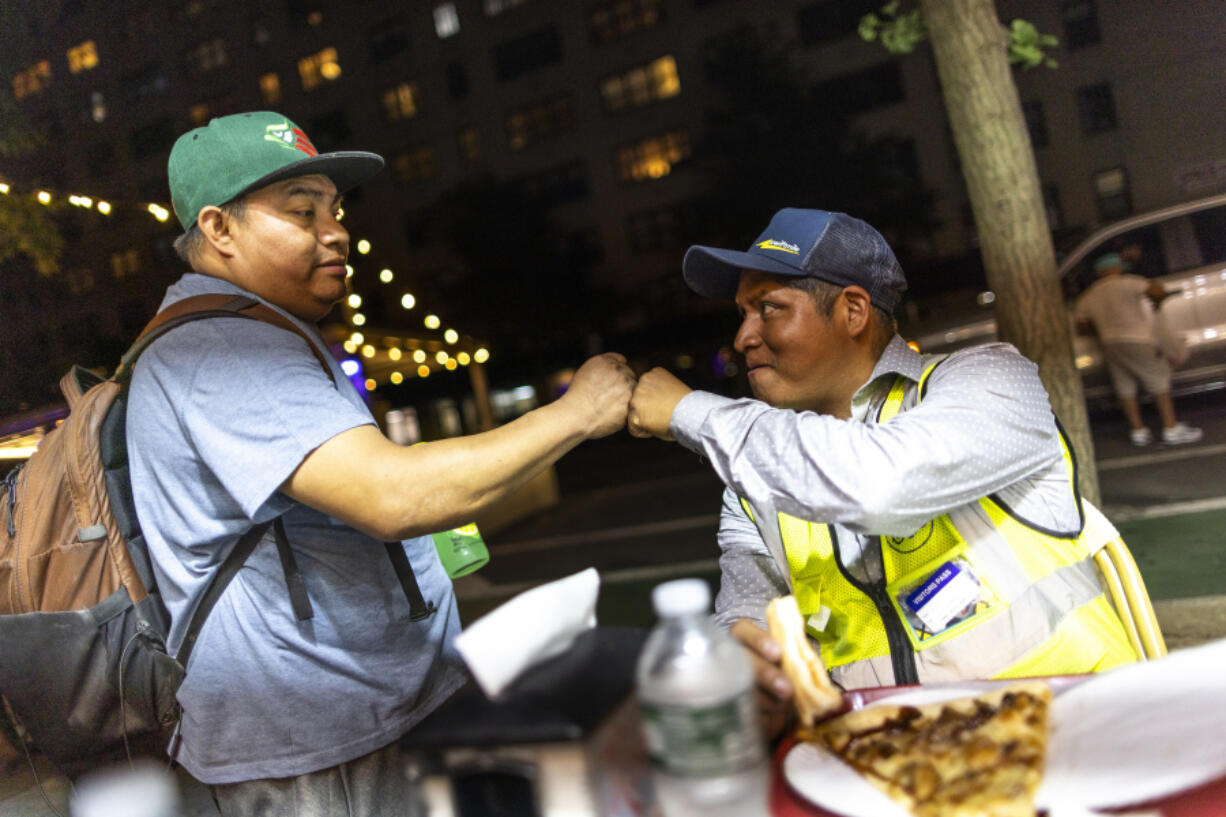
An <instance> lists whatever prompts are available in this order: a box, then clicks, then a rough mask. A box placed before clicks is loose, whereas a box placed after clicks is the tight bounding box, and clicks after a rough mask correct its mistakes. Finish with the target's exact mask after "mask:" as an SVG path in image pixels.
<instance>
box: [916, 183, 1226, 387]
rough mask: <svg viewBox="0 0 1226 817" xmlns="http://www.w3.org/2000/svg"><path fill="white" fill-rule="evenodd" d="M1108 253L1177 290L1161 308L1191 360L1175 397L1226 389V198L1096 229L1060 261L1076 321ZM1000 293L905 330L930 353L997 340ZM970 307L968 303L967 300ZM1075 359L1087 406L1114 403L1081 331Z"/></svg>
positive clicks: (1176, 382) (1177, 376) (1092, 345)
mask: <svg viewBox="0 0 1226 817" xmlns="http://www.w3.org/2000/svg"><path fill="white" fill-rule="evenodd" d="M1108 252H1116V253H1121V254H1123V255H1124V256H1125V257H1131V258H1132V259H1133V261H1132V268H1131V270H1130V271H1131V272H1134V273H1136V274H1139V275H1144V276H1145V277H1147V278H1152V279H1155V280H1157V281H1160V282H1162V284H1163V285H1164V286H1165V287H1166V289H1167V291H1168V292H1172V293H1175V294H1174V295H1172V296H1171V297H1168V298H1167V299H1166V300H1165V301H1163V302H1162V305H1161V307H1160V309H1161V310H1162V315H1163V317H1164V318H1165V319H1166V322H1167V325H1168V326H1169V327H1170V328H1171V330H1172V331H1173V332H1176V333H1178V334H1180V335H1182V337H1183V338H1184V340H1185V342H1186V343H1187V346H1188V352H1189V355H1188V360H1187V362H1186V363H1185V364H1184V365H1182V366H1180V367H1179V368H1178V369H1176V370H1175V373H1174V377H1173V380H1172V387H1171V391H1172V393H1174V394H1176V395H1180V394H1190V393H1194V392H1199V391H1206V390H1212V389H1220V388H1223V387H1226V194H1222V195H1217V196H1212V197H1209V198H1205V199H1199V200H1197V201H1190V202H1186V203H1183V204H1177V205H1174V206H1171V207H1164V208H1162V209H1160V210H1152V211H1150V212H1147V213H1142V214H1140V215H1135V216H1130V217H1128V218H1125V219H1122V220H1120V221H1116V222H1114V223H1111V224H1108V225H1106V226H1102V227H1099V228H1096V229H1094V230H1093V231H1092V232H1090V234H1089V235H1088V236H1087V237H1086V238H1084V239H1083V240H1081V241H1080V242H1079V243H1077V245H1076V246H1075V247H1073V248H1072V249H1071V250H1070V251H1069V252H1068V253H1067V254H1066V255H1064V256H1063V258H1062V259H1061V261H1060V265H1059V268H1058V273H1059V276H1060V281H1061V285H1062V287H1063V291H1064V297H1065V299H1066V302H1067V304H1068V307H1069V316H1070V317H1069V320H1070V324H1071V322H1072V307H1073V301H1074V300H1075V299H1076V297H1077V296H1078V295H1080V294H1081V293H1082V292H1083V291H1085V289H1086V288H1087V287H1089V286H1090V284H1092V283H1093V282H1094V281H1095V280H1096V278H1097V274H1096V273H1095V271H1094V262H1095V261H1096V260H1098V258H1100V257H1101V256H1102V255H1104V254H1105V253H1108ZM994 300H995V297H994V295H993V294H992V293H991V292H981V293H979V294H978V296H977V297H975V298H974V300H973V302H970V301H971V299H970V298H967V299H965V301H966V302H964V303H961V304H959V303H958V302H957V300H956V299H954V298H949V299H947V302H946V303H945V304H943V305H941V306H940V307H938V308H936V309H934V308H932V306H931V305H929V310H928V311H929V312H930V313H931V314H932V317H931V318H929V319H927V320H922V319H921V320H914V321H907V320H905V319H904V320H903V322H902V324H901V326H900V331H901V332H902V334H903V336H904V337H906V338H907V339H908V340H910V341H912V342H914V343H915V344H916V345H918V346H919V348H920V350H921V351H923V352H944V351H953V350H954V349H959V348H961V347H963V346H970V345H973V344H978V343H986V342H989V341H991V340H995V339H996V319H995V318H994V317H993V314H992V307H993V302H994ZM968 302H969V303H968ZM1074 356H1075V360H1076V363H1077V368H1078V370H1079V371H1080V372H1081V374H1082V379H1083V382H1084V385H1085V393H1086V399H1087V401H1089V402H1091V403H1094V404H1100V403H1106V402H1110V403H1113V402H1114V394H1113V392H1112V391H1111V384H1110V381H1109V379H1108V377H1107V373H1106V369H1105V367H1104V366H1103V362H1102V354H1101V352H1100V350H1099V348H1098V343H1097V341H1096V340H1095V339H1094V338H1093V337H1092V336H1088V335H1080V334H1076V333H1074Z"/></svg>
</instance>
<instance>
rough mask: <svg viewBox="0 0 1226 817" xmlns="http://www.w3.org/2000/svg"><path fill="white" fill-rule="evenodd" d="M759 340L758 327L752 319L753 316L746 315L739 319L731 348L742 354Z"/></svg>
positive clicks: (759, 341)
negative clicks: (738, 325) (739, 324)
mask: <svg viewBox="0 0 1226 817" xmlns="http://www.w3.org/2000/svg"><path fill="white" fill-rule="evenodd" d="M761 342H762V339H761V337H760V336H759V335H758V329H757V326H756V324H755V321H754V320H753V316H752V315H746V316H745V318H744V319H743V320H742V321H741V326H740V328H739V329H737V331H736V337H735V338H733V340H732V348H733V349H735V350H736V351H737V353H738V354H742V355H743V354H745V351H746V350H747V349H751V348H753V347H755V346H757V345H758V344H759V343H761Z"/></svg>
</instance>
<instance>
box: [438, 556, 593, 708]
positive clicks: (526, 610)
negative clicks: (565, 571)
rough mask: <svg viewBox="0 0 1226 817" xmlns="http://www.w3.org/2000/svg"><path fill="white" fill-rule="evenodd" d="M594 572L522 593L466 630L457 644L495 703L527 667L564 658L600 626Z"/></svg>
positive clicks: (460, 635)
mask: <svg viewBox="0 0 1226 817" xmlns="http://www.w3.org/2000/svg"><path fill="white" fill-rule="evenodd" d="M599 590H600V575H599V574H598V573H597V572H596V569H595V568H593V567H589V568H588V569H587V570H583V571H580V572H579V573H575V574H574V575H572V576H567V577H566V578H564V579H558V580H557V581H553V582H550V583H548V584H543V585H541V586H540V587H534V588H532V589H531V590H527V591H525V592H523V593H520V594H519V595H518V596H516V597H515V598H513V599H511V600H510V601H508V602H507V603H505V604H503V605H502V606H500V607H498V608H496V609H494V610H492V611H490V612H489V613H487V614H485V615H484V616H482V617H481V618H479V619H477V620H476V621H475V622H473V623H472V624H471V625H469V626H468V627H466V628H465V629H464V631H463V632H462V633H460V634H459V635H458V636H457V637H456V640H455V645H456V649H458V650H459V651H460V655H461V656H463V658H464V662H465V663H466V664H468V669H469V671H470V672H471V673H472V675H473V678H475V679H476V681H477V683H478V684H479V685H480V686H481V689H482V691H484V692H485V694H486V696H487V697H489V698H496V697H497V696H498V695H500V694H501V693H502V691H503V690H505V689H506V688H507V687H508V686H509V685H510V684H511V682H512V681H514V680H515V679H516V678H518V677H519V676H520V675H521V674H522V673H523V672H524V671H525V670H527V669H528V668H529V667H533V666H535V665H537V664H539V663H541V662H542V661H545V660H548V659H550V658H553V657H554V656H556V655H560V654H562V653H563V652H565V651H566V650H567V649H569V648H570V646H571V644H573V643H574V641H575V638H576V637H578V635H579V634H580V633H581V632H583V631H584V630H588V629H591V628H592V627H595V626H596V596H597V593H598V591H599Z"/></svg>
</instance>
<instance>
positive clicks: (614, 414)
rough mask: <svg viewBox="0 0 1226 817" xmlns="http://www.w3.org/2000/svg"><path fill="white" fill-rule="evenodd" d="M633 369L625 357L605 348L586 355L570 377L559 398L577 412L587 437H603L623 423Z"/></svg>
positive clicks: (630, 389) (631, 385)
mask: <svg viewBox="0 0 1226 817" xmlns="http://www.w3.org/2000/svg"><path fill="white" fill-rule="evenodd" d="M633 390H634V372H632V371H630V367H629V366H627V365H626V358H624V357H622V356H621V355H619V354H617V353H616V352H605V353H604V354H603V355H597V356H596V357H593V358H590V359H589V360H588V361H587V362H586V363H584V364H583V365H582V366H580V367H579V371H577V372H575V376H574V377H573V378H571V381H570V386H569V387H568V388H567V389H566V394H564V395H562V400H563V401H565V402H566V403H567V404H568V405H571V406H573V407H574V408H575V410H576V411H577V412H579V413H580V417H581V418H582V422H583V424H584V428H585V429H586V430H587V437H588V439H596V438H597V437H607V436H608V435H610V434H612V433H613V432H614V431H617V430H618V429H620V428H621V427H622V426H624V425H625V424H626V407H627V405H628V404H629V402H630V393H631V392H632V391H633Z"/></svg>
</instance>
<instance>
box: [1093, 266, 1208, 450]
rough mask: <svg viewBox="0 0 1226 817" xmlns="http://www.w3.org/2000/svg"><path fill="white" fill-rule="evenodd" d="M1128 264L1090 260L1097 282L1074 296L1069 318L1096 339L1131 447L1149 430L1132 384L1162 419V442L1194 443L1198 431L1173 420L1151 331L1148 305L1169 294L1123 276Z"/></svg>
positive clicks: (1167, 371)
mask: <svg viewBox="0 0 1226 817" xmlns="http://www.w3.org/2000/svg"><path fill="white" fill-rule="evenodd" d="M1128 269H1129V263H1128V262H1127V261H1125V260H1124V259H1123V258H1121V257H1120V255H1119V253H1114V252H1109V253H1104V254H1103V255H1101V256H1099V257H1098V258H1097V259H1095V261H1094V271H1095V272H1096V273H1098V280H1097V281H1095V282H1094V283H1093V284H1091V285H1090V287H1089V288H1088V289H1087V290H1086V291H1085V292H1083V293H1081V295H1079V296H1077V302H1076V304H1075V306H1074V316H1075V318H1076V320H1077V326H1078V329H1080V330H1082V331H1087V332H1093V333H1094V334H1095V335H1097V336H1098V345H1099V348H1100V349H1101V350H1102V355H1103V363H1104V364H1106V366H1107V374H1108V375H1110V377H1111V386H1112V388H1113V389H1114V390H1115V396H1116V398H1117V399H1118V400H1119V401H1120V408H1121V409H1122V410H1123V412H1124V417H1125V419H1127V420H1128V426H1129V429H1128V439H1129V440H1131V441H1132V444H1133V445H1136V446H1145V445H1149V444H1150V443H1151V442H1152V441H1153V439H1154V435H1153V432H1151V431H1150V430H1149V426H1147V425H1145V423H1144V422H1143V421H1142V420H1141V406H1140V404H1139V403H1138V402H1137V384H1138V382H1139V383H1140V384H1141V385H1143V386H1145V390H1146V391H1148V392H1149V393H1150V396H1152V397H1153V398H1154V406H1156V407H1157V409H1158V417H1159V419H1161V421H1162V442H1164V443H1166V444H1167V445H1179V444H1182V443H1194V442H1196V441H1198V440H1199V439H1200V438H1201V437H1202V436H1204V432H1203V431H1201V429H1199V428H1193V427H1192V426H1189V425H1187V424H1186V423H1181V422H1179V421H1178V420H1176V419H1175V403H1174V401H1173V400H1172V399H1171V366H1170V364H1169V363H1168V362H1167V359H1166V355H1165V354H1164V353H1163V351H1162V347H1161V346H1160V345H1159V343H1158V338H1157V336H1156V335H1155V333H1154V315H1153V310H1154V305H1156V304H1158V303H1160V302H1161V301H1162V300H1163V299H1164V298H1166V297H1167V296H1168V295H1170V294H1171V293H1168V292H1167V291H1166V287H1164V286H1163V285H1162V284H1161V283H1160V282H1158V281H1154V280H1151V279H1148V278H1145V277H1143V276H1140V275H1135V274H1133V273H1131V272H1127V270H1128Z"/></svg>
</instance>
